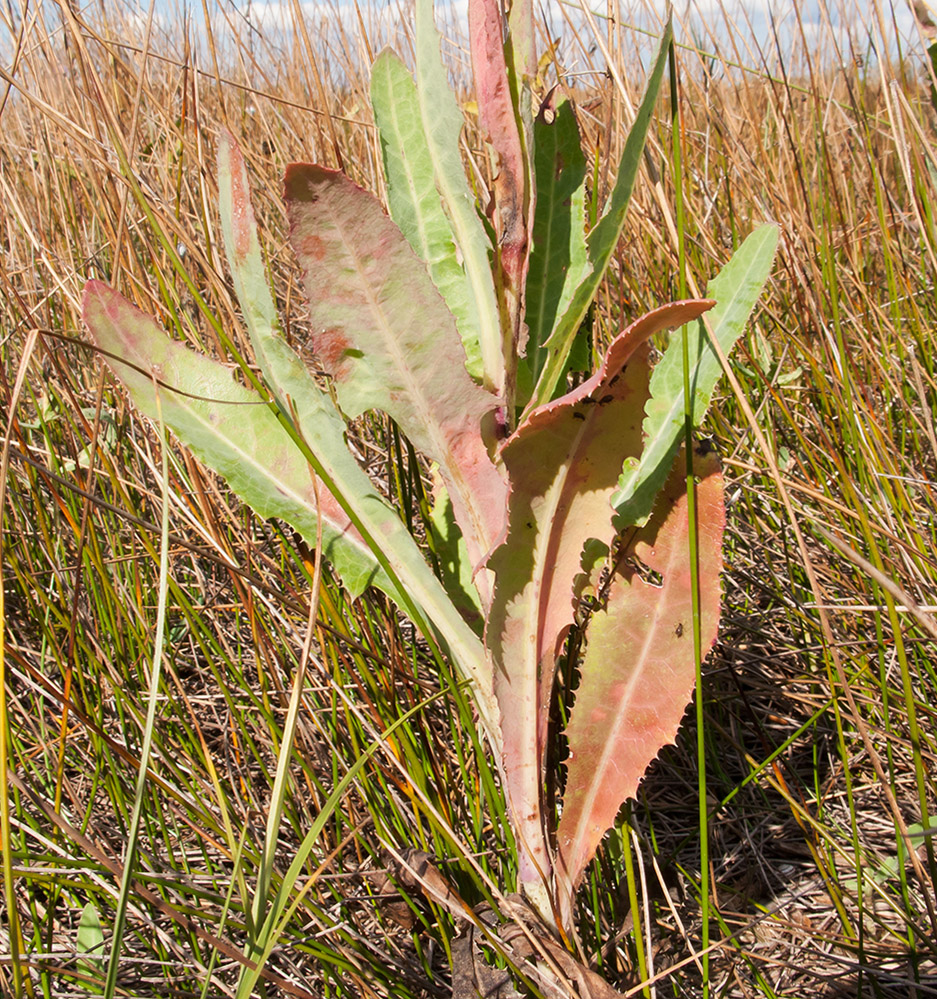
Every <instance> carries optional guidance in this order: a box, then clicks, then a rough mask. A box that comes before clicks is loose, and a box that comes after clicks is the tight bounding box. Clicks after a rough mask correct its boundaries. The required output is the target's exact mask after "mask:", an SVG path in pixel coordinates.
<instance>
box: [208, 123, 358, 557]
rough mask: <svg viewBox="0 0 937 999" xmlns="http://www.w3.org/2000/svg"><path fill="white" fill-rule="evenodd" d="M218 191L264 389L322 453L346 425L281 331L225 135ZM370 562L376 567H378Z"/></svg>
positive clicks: (333, 518) (343, 519)
mask: <svg viewBox="0 0 937 999" xmlns="http://www.w3.org/2000/svg"><path fill="white" fill-rule="evenodd" d="M218 191H219V199H218V202H219V203H218V208H219V213H220V215H221V232H222V238H223V241H224V247H225V254H226V256H227V258H228V267H229V268H230V270H231V276H232V278H233V280H234V289H235V291H236V292H237V296H238V301H239V302H240V305H241V310H242V312H243V314H244V321H245V323H246V324H247V330H248V334H249V335H250V340H251V346H252V347H253V348H254V355H255V357H256V358H257V362H258V363H259V365H260V369H261V371H262V372H263V376H264V380H265V383H266V386H267V389H268V390H269V391H270V392H271V394H272V395H273V397H274V400H275V402H276V404H277V406H278V408H279V409H280V412H281V413H282V418H283V419H285V420H286V421H289V422H291V423H293V424H294V425H296V427H297V431H298V433H300V434H301V435H303V437H304V439H305V440H306V441H307V443H310V442H316V443H317V444H318V446H319V448H320V450H321V440H322V437H323V434H324V435H325V436H326V437H327V438H328V439H329V441H335V442H338V441H341V440H342V439H343V436H344V430H345V426H344V423H343V421H342V419H341V416H340V415H339V414H338V412H337V411H336V409H335V406H334V405H333V404H332V401H331V399H330V398H329V397H328V396H327V395H326V394H325V393H324V392H323V391H322V389H321V388H320V387H319V386H318V385H317V384H316V381H315V379H314V378H313V377H312V376H311V375H310V374H309V372H308V371H307V369H306V366H305V364H303V362H302V360H301V359H300V358H299V357H298V356H297V354H296V352H295V351H294V350H293V349H292V348H291V347H290V345H289V344H288V343H287V342H286V340H285V339H284V337H283V336H282V334H281V332H280V319H279V316H278V315H277V310H276V306H275V305H274V302H273V296H272V295H271V293H270V287H269V285H268V284H267V276H266V269H265V267H264V262H263V257H262V255H261V252H260V240H259V239H258V236H257V221H256V219H255V217H254V209H253V206H252V205H251V199H250V182H249V180H248V177H247V168H246V166H245V164H244V157H243V155H242V154H241V150H240V148H239V147H238V144H237V142H235V140H234V137H233V136H232V135H231V134H230V133H229V132H227V131H222V133H221V135H220V136H219V140H218ZM351 467H352V466H351V465H350V464H349V468H351ZM353 474H354V473H353ZM355 477H356V478H358V480H359V481H360V482H362V483H364V482H367V478H366V476H364V475H363V473H362V474H361V475H360V476H355ZM319 504H320V507H321V509H322V510H323V511H324V513H325V515H326V518H327V520H328V523H329V524H330V525H332V526H333V527H334V529H335V530H337V531H339V532H340V533H341V535H342V536H343V537H346V538H348V539H349V540H351V541H353V542H354V543H355V544H356V545H357V546H358V547H359V548H361V549H364V550H368V549H367V545H366V544H365V542H364V539H363V538H362V537H361V535H360V534H359V533H358V531H357V529H356V528H355V527H354V525H353V524H352V522H351V519H350V518H349V517H348V515H347V514H346V513H345V511H344V510H343V509H342V507H341V506H340V505H339V503H338V501H337V500H336V499H335V497H334V496H333V495H332V493H331V492H330V491H329V490H328V489H323V490H321V491H320V493H319ZM374 564H375V568H376V566H377V563H376V562H375V563H374ZM336 568H338V567H337V566H336Z"/></svg>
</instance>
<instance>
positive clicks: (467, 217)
mask: <svg viewBox="0 0 937 999" xmlns="http://www.w3.org/2000/svg"><path fill="white" fill-rule="evenodd" d="M414 41H415V46H414V52H415V56H416V82H417V87H416V92H417V98H418V100H419V103H420V115H421V117H422V119H423V134H424V136H425V138H426V144H427V147H428V148H429V152H430V156H431V157H432V160H433V173H434V176H435V179H436V187H437V188H438V190H439V193H440V195H441V196H442V200H443V204H444V205H445V207H446V211H447V213H448V214H449V218H450V219H451V220H452V231H453V233H454V235H455V239H456V243H457V244H458V247H459V251H460V252H461V254H462V263H463V267H464V268H465V274H466V277H467V278H468V282H469V285H470V287H471V297H472V300H473V301H474V302H475V304H476V306H477V308H478V343H479V349H480V351H481V356H482V367H483V370H484V385H485V387H486V388H489V389H491V390H492V391H493V392H494V393H495V394H496V395H498V396H501V395H502V394H503V392H504V378H505V372H504V354H503V352H502V349H501V347H502V339H501V319H500V314H499V311H498V301H497V298H496V296H495V286H494V281H493V279H492V274H491V266H490V263H489V254H490V253H491V252H492V246H491V242H490V240H489V239H488V236H487V234H486V233H485V229H484V226H483V225H482V223H481V220H480V219H479V217H478V214H477V212H476V210H475V196H474V194H473V193H472V190H471V188H470V187H469V183H468V178H467V177H466V176H465V167H464V166H463V163H462V154H461V150H460V146H459V136H460V135H461V134H462V126H463V124H464V119H463V117H462V110H461V108H460V107H459V105H458V104H457V103H456V99H455V94H454V93H453V92H452V88H451V87H450V86H449V75H448V73H447V71H446V68H445V66H444V65H443V63H442V60H441V58H440V54H439V32H438V31H437V30H436V22H435V20H434V19H433V0H416V10H415V21H414Z"/></svg>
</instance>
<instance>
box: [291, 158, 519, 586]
mask: <svg viewBox="0 0 937 999" xmlns="http://www.w3.org/2000/svg"><path fill="white" fill-rule="evenodd" d="M286 198H287V207H288V213H289V219H290V226H291V232H290V238H291V242H292V244H293V248H294V250H295V251H296V254H297V256H298V258H299V261H300V264H301V265H302V267H303V270H304V272H305V273H304V277H305V284H306V291H307V294H308V297H309V310H310V325H311V328H312V341H313V347H314V349H315V351H316V354H317V356H318V358H319V360H320V361H321V363H322V365H323V366H324V367H325V369H326V370H327V371H328V372H329V374H331V376H332V378H333V379H334V383H335V388H336V391H337V393H338V398H339V402H340V404H341V406H342V409H343V410H344V412H345V413H346V414H347V415H348V416H349V417H355V416H358V415H360V414H361V413H364V412H366V411H367V410H370V409H380V410H383V411H384V412H385V413H387V414H388V415H389V416H391V417H392V418H393V419H394V420H396V422H397V423H398V425H399V426H400V428H401V430H402V431H403V432H404V433H405V434H406V435H407V437H408V438H409V439H410V440H411V441H412V442H413V444H414V445H415V446H416V447H417V448H419V449H420V450H421V451H422V452H423V453H424V454H425V455H426V456H427V457H428V458H430V459H431V460H434V461H436V462H438V464H439V468H440V473H441V475H442V477H443V481H444V482H445V484H446V489H447V490H448V492H449V496H450V497H451V499H452V506H453V511H454V513H455V517H456V521H457V523H458V524H459V527H460V529H461V530H462V534H463V536H464V537H465V541H466V546H467V548H468V552H469V556H470V557H471V559H472V560H473V564H475V565H477V564H479V563H480V562H481V560H482V559H483V558H484V556H485V555H486V554H487V553H488V551H489V550H490V549H491V545H492V544H493V543H494V541H495V539H496V538H497V536H498V535H499V534H500V533H501V532H502V530H503V525H504V509H505V494H506V486H505V484H504V481H503V479H502V477H501V475H500V473H499V472H498V470H497V469H496V468H495V466H494V464H493V463H492V461H491V459H490V458H489V457H488V452H487V450H486V447H485V443H484V440H483V437H482V425H483V423H484V422H485V421H488V420H491V419H493V416H492V414H493V411H494V410H495V408H496V407H497V406H498V403H499V401H498V399H497V398H496V397H495V396H493V395H492V394H491V393H489V392H487V391H485V390H484V389H482V388H481V387H479V386H478V385H476V384H475V383H474V382H473V381H472V379H471V378H470V376H469V374H468V372H467V371H466V370H465V353H464V351H463V348H462V343H461V340H460V338H459V334H458V332H457V329H456V325H455V320H454V319H453V317H452V314H451V313H450V312H449V310H448V309H447V308H446V306H445V303H444V302H443V300H442V298H441V297H440V295H439V293H438V292H437V290H436V288H435V287H434V286H433V283H432V281H431V280H430V278H429V275H428V274H427V272H426V268H425V266H424V265H423V263H422V261H420V260H419V258H418V257H417V256H416V255H415V254H414V252H413V250H412V249H411V248H410V246H409V244H408V243H407V241H406V240H405V239H404V237H403V235H402V233H401V232H400V230H399V229H398V228H397V226H396V225H395V224H394V223H393V222H392V221H391V220H390V219H389V218H388V217H387V216H386V215H385V214H384V211H383V209H382V208H381V206H380V204H379V202H378V201H377V200H376V199H375V198H374V197H373V196H372V195H370V194H369V193H367V192H366V191H364V190H362V189H361V188H360V187H358V186H357V185H355V184H353V183H352V182H351V181H350V180H348V178H347V177H345V176H344V174H342V173H340V172H338V171H334V170H327V169H325V168H324V167H320V166H316V165H311V164H295V163H294V164H292V165H290V166H289V167H288V168H287V171H286ZM479 582H480V583H481V584H482V586H481V587H480V588H482V589H483V587H484V580H483V579H482V580H479Z"/></svg>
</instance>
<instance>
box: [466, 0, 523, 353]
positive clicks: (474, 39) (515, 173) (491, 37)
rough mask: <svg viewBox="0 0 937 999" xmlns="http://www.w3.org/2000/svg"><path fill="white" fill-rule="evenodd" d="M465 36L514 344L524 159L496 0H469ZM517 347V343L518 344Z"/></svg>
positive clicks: (517, 320) (520, 266) (519, 294)
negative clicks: (490, 169) (488, 158)
mask: <svg viewBox="0 0 937 999" xmlns="http://www.w3.org/2000/svg"><path fill="white" fill-rule="evenodd" d="M468 26H469V40H470V44H471V49H472V68H473V70H474V75H475V91H476V100H477V103H478V121H479V124H480V125H481V127H482V129H483V130H484V132H485V133H486V134H487V136H488V141H489V142H490V143H491V147H492V149H493V150H494V153H495V157H496V164H495V169H496V170H497V174H496V175H495V177H494V180H493V187H494V214H493V218H492V222H493V224H494V229H495V235H496V237H497V239H496V245H497V246H498V253H499V259H500V263H501V270H502V275H501V277H502V280H503V292H504V296H505V301H506V305H507V309H508V325H509V327H510V329H511V331H512V333H513V336H514V341H513V343H512V344H511V345H510V346H511V347H512V348H514V349H515V350H516V349H517V347H518V346H519V344H518V337H519V335H520V326H519V323H520V302H521V297H522V293H523V288H524V279H525V275H526V270H527V258H528V254H527V251H528V247H529V242H530V241H529V234H530V224H531V221H532V220H531V218H530V212H529V208H530V199H531V194H532V192H531V191H529V190H528V182H527V171H526V160H525V156H524V146H523V141H522V139H521V133H520V128H519V126H518V121H517V116H516V114H515V108H514V100H513V98H512V96H511V87H510V84H509V82H508V71H507V64H506V62H505V57H504V19H503V16H502V10H501V3H500V0H469V5H468ZM521 346H522V345H521Z"/></svg>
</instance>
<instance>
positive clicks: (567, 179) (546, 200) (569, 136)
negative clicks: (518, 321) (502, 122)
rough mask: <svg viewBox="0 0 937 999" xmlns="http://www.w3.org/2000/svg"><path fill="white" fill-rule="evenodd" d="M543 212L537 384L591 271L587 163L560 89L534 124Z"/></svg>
mask: <svg viewBox="0 0 937 999" xmlns="http://www.w3.org/2000/svg"><path fill="white" fill-rule="evenodd" d="M534 166H535V169H536V177H537V207H536V211H535V213H534V230H533V242H532V246H531V251H530V268H529V270H528V273H527V311H526V314H525V318H526V321H527V328H528V331H529V337H528V340H527V358H528V362H529V364H530V366H531V371H532V373H533V378H534V381H535V382H536V379H537V378H538V377H539V375H540V370H541V367H542V365H543V361H544V357H543V351H542V347H543V344H544V343H545V342H546V341H547V340H548V339H549V338H550V335H551V334H552V332H553V329H554V326H555V325H556V322H557V319H558V317H560V316H563V315H564V314H565V313H566V312H567V310H568V309H569V306H570V303H571V301H572V297H573V293H574V292H575V290H576V289H577V288H578V287H579V286H580V285H581V284H582V282H583V280H584V279H585V277H586V275H587V274H588V273H589V271H590V270H591V267H592V265H591V264H590V262H589V255H588V252H587V250H586V236H585V226H586V208H585V200H586V159H585V157H584V156H583V154H582V146H581V144H580V138H579V126H578V124H577V123H576V114H575V112H574V111H573V106H572V104H570V102H569V101H567V100H566V99H565V98H562V97H560V96H559V91H558V90H557V89H554V90H553V91H552V92H551V93H550V96H549V97H548V98H547V99H546V100H545V101H544V102H543V106H542V107H541V108H540V113H539V114H538V115H537V120H536V121H535V122H534Z"/></svg>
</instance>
